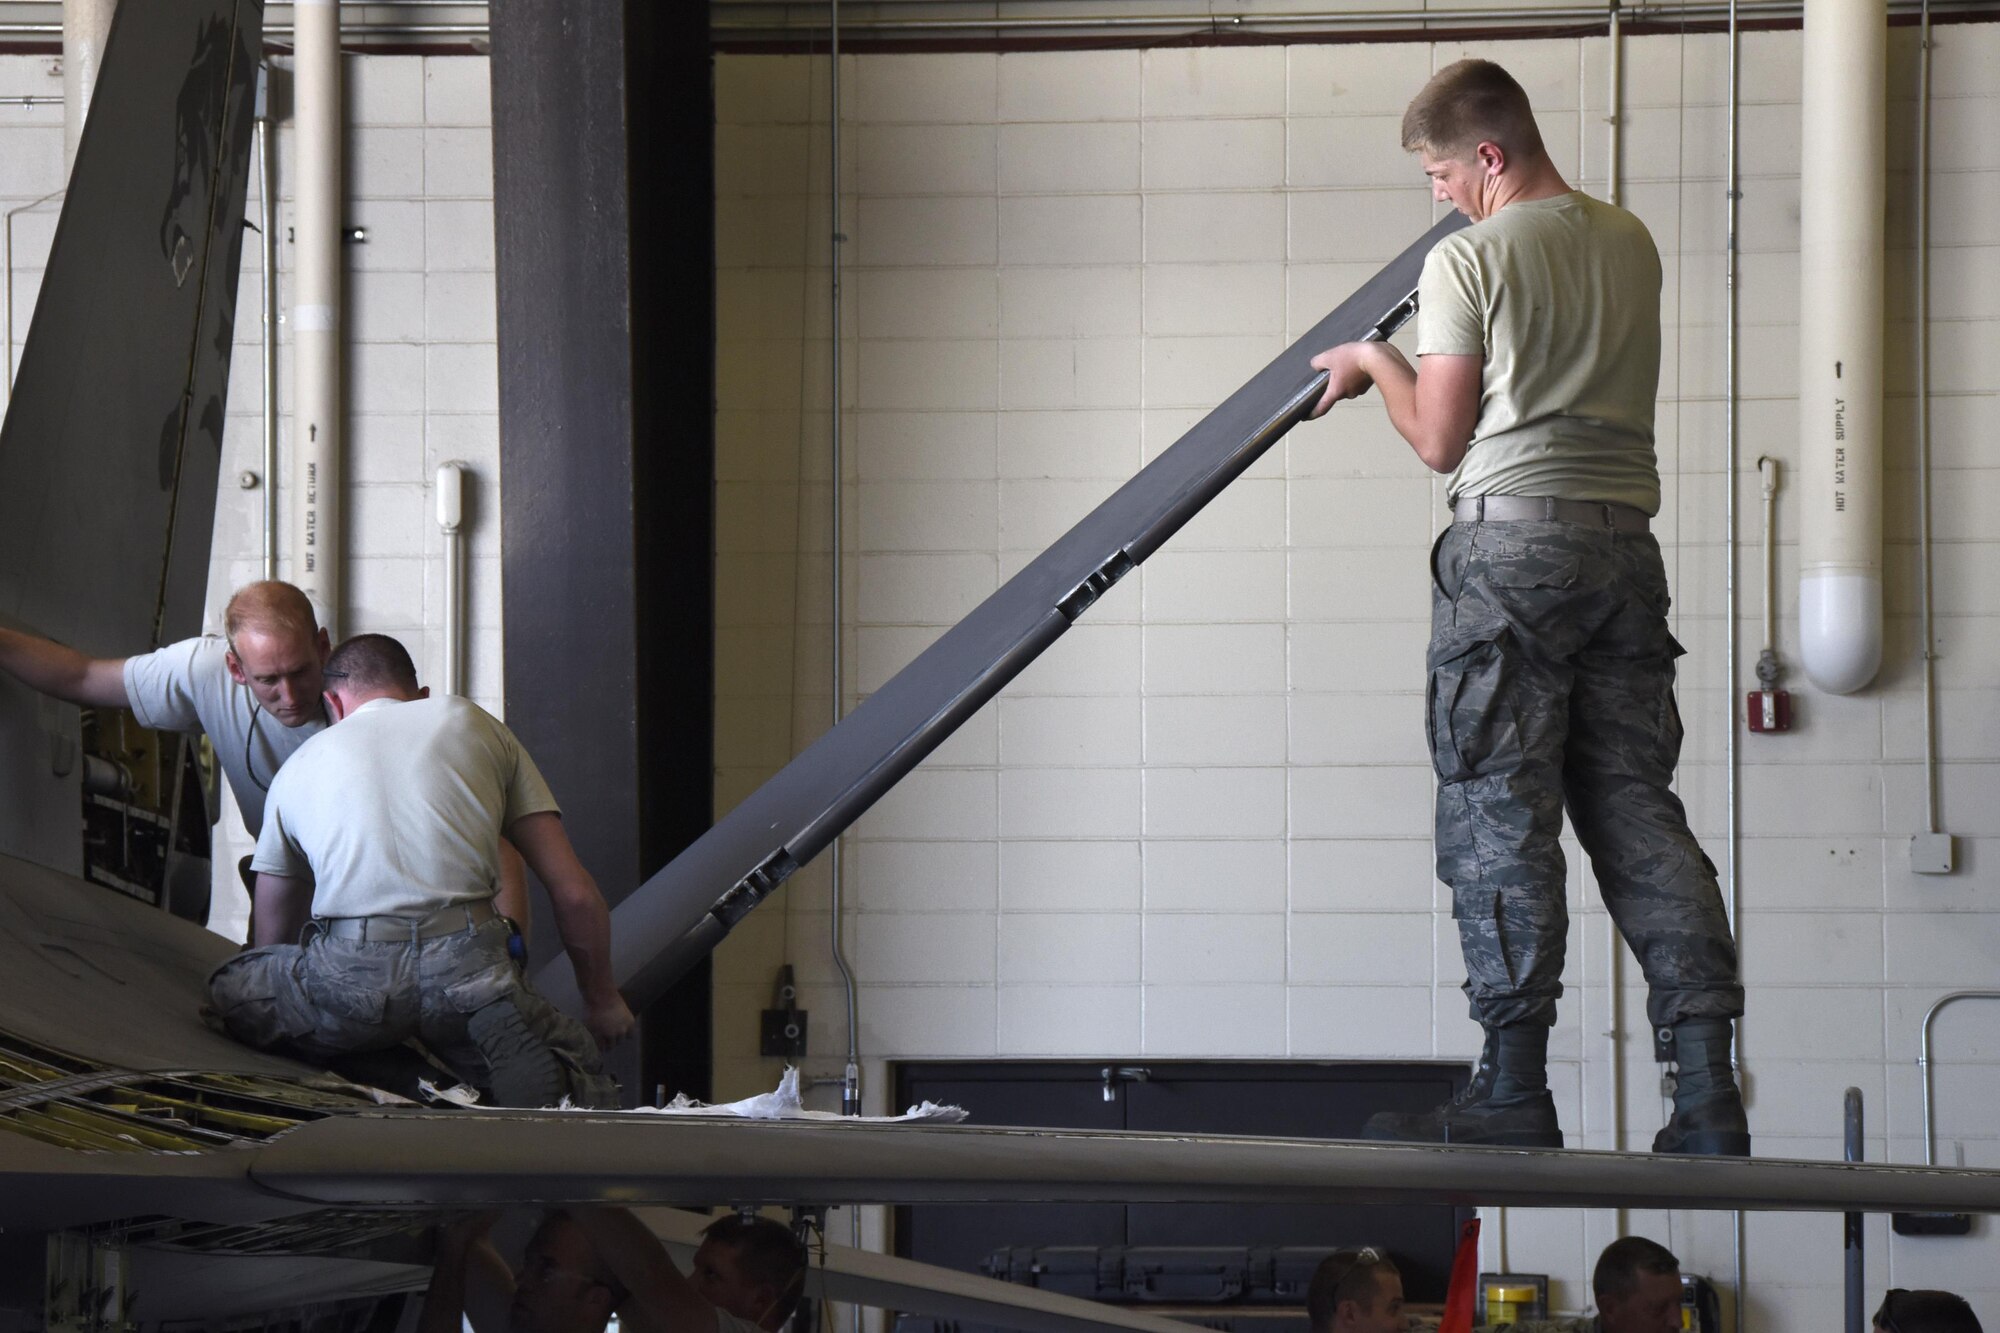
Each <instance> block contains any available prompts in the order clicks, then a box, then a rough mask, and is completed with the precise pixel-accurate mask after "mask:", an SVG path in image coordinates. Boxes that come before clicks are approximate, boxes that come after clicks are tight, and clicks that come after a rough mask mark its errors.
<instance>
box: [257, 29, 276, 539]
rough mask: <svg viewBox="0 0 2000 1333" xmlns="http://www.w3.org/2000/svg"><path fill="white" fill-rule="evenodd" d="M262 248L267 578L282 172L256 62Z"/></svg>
mask: <svg viewBox="0 0 2000 1333" xmlns="http://www.w3.org/2000/svg"><path fill="white" fill-rule="evenodd" d="M256 128H257V144H256V149H257V241H258V245H257V249H258V253H259V258H260V260H261V262H262V271H263V280H264V293H263V301H262V302H261V303H260V304H261V306H262V308H261V309H260V310H259V311H258V325H259V327H260V328H261V329H262V332H263V340H264V345H263V347H262V349H261V350H262V352H263V357H262V360H263V363H264V577H265V578H267V579H275V578H277V577H278V201H277V199H276V197H275V196H274V193H273V191H274V190H275V189H276V182H277V178H278V173H277V170H276V167H275V164H276V159H277V153H276V151H275V145H274V143H273V141H272V138H271V66H270V62H268V61H259V62H258V65H257V110H256Z"/></svg>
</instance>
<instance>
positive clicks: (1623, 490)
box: [1417, 191, 1660, 514]
mask: <svg viewBox="0 0 2000 1333" xmlns="http://www.w3.org/2000/svg"><path fill="white" fill-rule="evenodd" d="M1417 292H1418V295H1417V354H1418V355H1419V356H1429V355H1434V354H1442V355H1447V356H1453V355H1455V356H1478V357H1481V358H1483V360H1484V368H1483V371H1482V374H1481V381H1480V396H1479V422H1478V424H1477V425H1476V426H1475V427H1474V428H1473V432H1472V444H1471V447H1470V448H1468V449H1467V450H1466V454H1465V459H1464V461H1463V462H1461V463H1460V464H1459V465H1458V470H1457V471H1456V472H1454V473H1453V474H1452V476H1451V481H1450V483H1449V484H1448V485H1447V487H1446V494H1447V495H1448V496H1449V498H1451V499H1453V500H1457V499H1458V498H1459V497H1460V496H1475V495H1537V496H1554V497H1556V498H1557V499H1564V500H1598V501H1606V500H1608V501H1615V502H1618V503H1620V504H1628V505H1634V506H1636V507H1637V508H1639V509H1642V510H1644V511H1645V512H1646V513H1648V514H1656V513H1658V512H1659V509H1660V471H1659V464H1658V462H1657V460H1656V459H1655V457H1654V454H1653V400H1654V397H1655V395H1656V394H1657V393H1658V391H1659V385H1660V255H1659V251H1658V250H1656V249H1655V248H1654V246H1653V238H1652V236H1651V235H1649V234H1648V233H1647V231H1646V225H1645V224H1644V223H1643V222H1641V221H1639V219H1638V218H1636V217H1634V216H1632V214H1630V213H1627V212H1626V211H1625V210H1624V209H1622V208H1616V207H1613V206H1612V205H1610V204H1607V203H1604V202H1602V201H1600V200H1597V199H1593V198H1591V197H1590V196H1589V195H1587V194H1583V193H1580V192H1577V191H1572V192H1570V193H1569V194H1564V195H1558V196H1556V197H1555V198H1553V199H1534V200H1528V201H1524V202H1519V203H1512V204H1509V205H1507V206H1506V207H1505V208H1503V209H1501V210H1500V211H1499V212H1498V213H1495V214H1494V215H1493V216H1492V217H1489V218H1487V219H1486V220H1485V221H1483V222H1479V223H1476V224H1474V225H1473V226H1470V227H1467V228H1465V230H1463V231H1460V232H1456V233H1454V234H1453V235H1451V236H1447V237H1446V238H1445V239H1444V240H1442V241H1440V242H1438V244H1437V247H1436V248H1435V249H1434V250H1432V251H1431V253H1430V256H1429V258H1428V259H1426V260H1425V261H1424V273H1423V278H1422V280H1421V282H1420V283H1419V285H1418V289H1417Z"/></svg>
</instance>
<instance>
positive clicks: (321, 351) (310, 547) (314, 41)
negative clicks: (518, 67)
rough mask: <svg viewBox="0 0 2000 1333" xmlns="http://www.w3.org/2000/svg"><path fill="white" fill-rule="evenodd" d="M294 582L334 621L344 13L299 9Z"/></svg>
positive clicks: (313, 3)
mask: <svg viewBox="0 0 2000 1333" xmlns="http://www.w3.org/2000/svg"><path fill="white" fill-rule="evenodd" d="M292 16H293V23H294V25H295V29H296V38H295V42H294V46H293V53H294V54H293V64H292V85H293V91H292V103H293V108H294V109H293V113H292V114H293V122H292V128H293V134H294V136H295V139H296V143H297V149H298V151H297V154H296V157H297V159H298V180H297V183H296V187H295V188H294V190H293V205H292V211H293V224H292V235H293V240H294V242H295V252H294V259H293V273H292V372H293V383H294V385H295V386H296V388H295V397H294V401H293V406H292V513H293V523H292V532H291V549H292V582H293V583H295V584H297V585H298V586H299V587H300V588H301V589H303V590H304V592H305V593H306V595H307V596H308V597H310V598H312V600H313V604H314V606H315V607H316V608H318V610H319V613H320V616H321V623H322V624H324V625H326V626H328V628H329V631H330V632H331V633H332V634H333V635H334V637H335V638H338V637H339V631H338V629H337V628H334V627H335V626H337V625H338V623H339V620H340V536H341V534H340V473H341V468H340V439H341V429H340V425H341V422H340V277H341V273H340V270H341V251H340V246H341V228H340V208H341V178H340V156H341V129H342V127H341V114H340V102H341V98H340V6H339V4H338V3H337V0H295V3H294V4H293V6H292Z"/></svg>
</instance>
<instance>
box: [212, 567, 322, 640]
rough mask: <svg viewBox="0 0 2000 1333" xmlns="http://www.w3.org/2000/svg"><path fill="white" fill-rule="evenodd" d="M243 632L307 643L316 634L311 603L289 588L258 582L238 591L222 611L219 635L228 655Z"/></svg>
mask: <svg viewBox="0 0 2000 1333" xmlns="http://www.w3.org/2000/svg"><path fill="white" fill-rule="evenodd" d="M246 629H255V630H257V631H258V632H260V633H263V634H271V635H287V634H295V635H300V636H302V637H304V638H307V639H310V638H313V637H315V636H316V635H317V634H318V633H319V617H318V616H317V615H315V614H314V613H313V604H312V602H311V601H310V600H309V599H308V598H307V597H306V595H305V594H304V593H302V592H300V591H299V590H298V589H297V588H294V587H293V586H292V585H291V584H289V583H280V582H279V581H278V580H276V579H260V580H258V581H257V582H256V583H246V584H244V585H243V586H242V587H241V588H238V589H237V590H236V595H235V596H233V597H231V598H230V599H229V605H228V606H226V607H224V608H223V612H222V632H223V635H224V636H225V637H226V638H228V640H229V646H230V649H231V650H232V651H234V649H235V647H236V636H237V635H238V634H240V633H241V632H242V631H244V630H246Z"/></svg>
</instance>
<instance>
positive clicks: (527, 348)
mask: <svg viewBox="0 0 2000 1333" xmlns="http://www.w3.org/2000/svg"><path fill="white" fill-rule="evenodd" d="M491 22H492V34H493V57H492V59H493V70H492V72H493V145H494V154H493V157H494V161H493V169H494V213H495V264H496V267H497V270H498V272H497V275H496V277H497V285H498V295H499V343H500V347H499V360H500V458H501V472H502V485H501V517H502V522H503V525H504V537H503V544H502V550H503V558H502V568H503V574H504V578H505V610H504V642H505V650H506V661H507V670H506V678H507V683H506V691H507V694H506V697H507V721H508V724H509V725H510V726H511V727H512V728H513V730H514V731H515V733H516V734H517V735H518V736H519V737H520V738H521V741H522V743H523V744H524V745H526V747H527V748H528V751H529V753H531V754H533V755H534V756H535V760H536V762H537V764H539V765H540V767H541V769H542V771H543V773H544V774H545V775H546V776H547V778H548V780H549V783H550V785H551V786H552V787H553V789H554V790H555V793H556V798H557V799H558V800H559V801H561V802H562V805H563V812H564V822H565V824H566V826H567V827H568V830H569V834H570V837H571V839H572V840H573V841H574V842H575V843H576V847H577V851H578V852H579V854H580V855H581V856H582V858H583V861H584V864H585V865H586V866H588V867H589V868H590V870H591V872H592V873H593V874H595V875H596V876H597V879H598V882H599V883H600V884H601V885H602V887H603V889H604V893H605V896H606V897H607V898H608V899H610V900H611V901H612V902H614V903H615V902H617V901H618V900H619V899H620V898H622V897H624V896H625V895H626V894H627V893H629V892H630V891H631V890H632V889H633V888H634V887H635V886H636V885H637V884H639V883H640V881H642V880H643V879H645V878H646V877H647V876H648V875H650V874H652V873H653V872H654V871H655V870H657V869H658V868H659V867H660V866H662V865H664V864H665V863H666V862H667V861H668V860H669V859H670V858H671V857H672V855H673V854H674V853H675V852H677V851H679V850H680V848H681V847H683V846H685V845H686V844H687V843H688V842H690V841H692V840H693V839H694V838H695V837H696V836H698V835H699V834H700V833H701V832H702V831H703V830H705V829H706V828H707V827H708V824H709V822H710V813H711V804H712V802H711V790H710V781H711V779H710V771H711V750H712V741H711V733H712V726H713V695H714V691H713V683H712V676H713V637H714V635H713V628H712V627H713V620H714V617H713V610H712V592H711V587H712V581H713V576H712V558H711V555H710V552H711V550H712V547H713V537H712V534H713V529H714V505H713V494H714V487H713V476H714V444H713V427H712V421H713V398H714V393H713V383H714V339H713V328H714V308H715V300H714V278H713V272H714V264H713V256H714V239H713V232H714V224H713V216H714V207H713V198H714V187H713V169H712V153H713V148H712V143H713V129H712V125H713V94H712V85H711V78H710V63H709V51H708V20H707V10H706V6H701V5H660V4H657V3H655V0H628V2H627V3H624V4H619V3H611V2H607V0H592V2H591V3H583V4H565V5H549V4H540V3H535V0H493V3H492V6H491ZM535 938H536V950H535V951H536V954H537V955H538V956H539V957H543V958H546V957H548V956H550V955H551V953H552V952H553V950H554V949H555V948H556V947H557V943H556V941H557V937H556V933H555V923H554V920H553V919H552V918H551V917H550V915H549V913H548V909H547V904H546V902H545V900H543V899H542V898H541V897H540V895H537V901H536V905H535ZM707 994H708V982H707V977H706V976H705V975H703V976H700V977H691V978H690V984H689V985H687V986H683V987H680V988H677V989H676V990H675V991H674V992H672V993H670V994H669V995H667V996H666V997H665V998H664V999H663V1000H661V1001H660V1002H659V1003H658V1004H656V1005H654V1006H653V1007H652V1008H651V1009H649V1010H648V1011H647V1013H646V1014H645V1015H644V1016H643V1018H644V1024H643V1028H644V1030H643V1032H642V1036H641V1038H640V1041H639V1042H638V1043H636V1044H635V1045H634V1047H633V1048H632V1049H628V1050H626V1051H624V1052H623V1053H622V1055H621V1059H620V1060H619V1062H618V1063H619V1065H620V1070H619V1072H620V1075H621V1077H622V1078H623V1079H624V1080H625V1082H626V1084H627V1090H628V1092H629V1093H631V1094H633V1095H634V1096H635V1097H639V1098H643V1099H650V1097H651V1095H652V1088H653V1084H654V1083H656V1082H666V1083H668V1084H669V1085H670V1090H685V1091H688V1092H690V1093H694V1094H696V1095H703V1094H705V1093H706V1091H707V1083H708V1065H709V1061H708V1004H707ZM642 1050H643V1051H644V1052H645V1056H646V1058H645V1060H644V1067H643V1068H642V1067H641V1062H640V1059H639V1052H640V1051H642Z"/></svg>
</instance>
